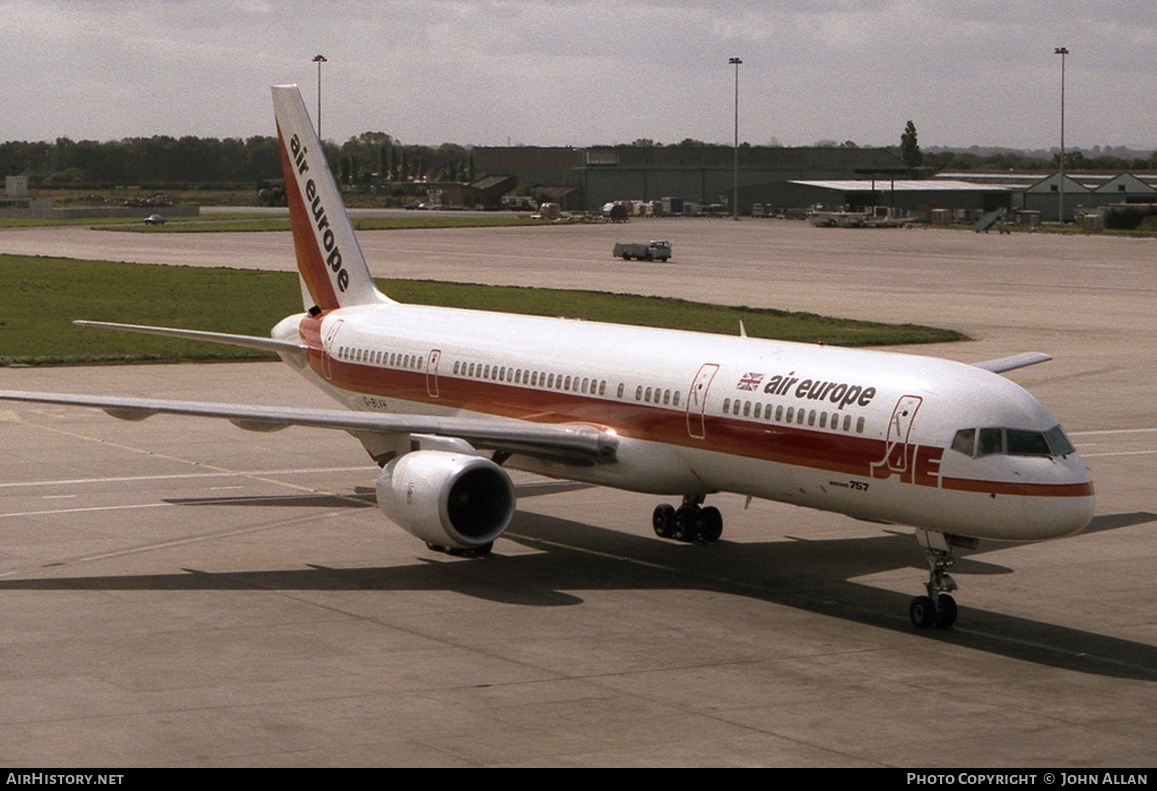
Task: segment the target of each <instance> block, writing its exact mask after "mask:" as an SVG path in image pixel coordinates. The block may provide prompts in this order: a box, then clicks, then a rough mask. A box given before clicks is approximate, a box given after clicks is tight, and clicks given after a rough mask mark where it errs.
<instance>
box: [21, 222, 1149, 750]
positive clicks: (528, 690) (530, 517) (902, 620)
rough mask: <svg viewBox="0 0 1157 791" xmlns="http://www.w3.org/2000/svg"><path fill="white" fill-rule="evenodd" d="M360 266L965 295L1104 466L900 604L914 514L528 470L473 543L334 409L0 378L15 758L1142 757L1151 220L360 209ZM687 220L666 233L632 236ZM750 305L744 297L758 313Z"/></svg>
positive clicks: (131, 247)
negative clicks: (423, 515)
mask: <svg viewBox="0 0 1157 791" xmlns="http://www.w3.org/2000/svg"><path fill="white" fill-rule="evenodd" d="M360 237H361V241H362V246H363V249H364V250H365V252H366V254H367V257H368V258H369V260H370V261H371V266H372V267H373V269H374V271H375V274H378V275H382V276H394V277H398V276H400V277H429V278H438V279H450V280H470V281H477V282H495V283H517V284H534V285H562V286H565V287H574V288H595V289H599V290H612V291H635V292H641V293H654V294H663V295H670V296H680V297H688V298H694V299H701V300H704V301H715V302H724V303H744V304H750V305H759V306H767V307H780V308H787V309H792V310H810V311H815V312H819V313H825V314H837V315H845V316H852V317H857V318H871V319H882V320H889V321H910V322H915V323H930V324H937V325H941V326H951V327H954V328H957V329H961V330H963V331H965V332H967V333H969V334H970V335H971V336H972V337H973V338H974V340H973V341H970V342H964V343H959V344H950V345H939V346H936V347H925V348H919V349H912V350H909V351H913V352H915V353H932V354H938V355H943V356H948V357H952V358H954V359H960V360H969V361H975V360H983V359H989V358H993V357H999V356H1003V355H1007V354H1012V353H1015V352H1019V351H1026V350H1038V351H1045V352H1048V353H1050V354H1053V355H1054V356H1055V358H1056V359H1055V360H1054V361H1053V362H1050V363H1047V364H1045V365H1040V366H1035V367H1032V368H1028V369H1023V370H1021V371H1015V372H1012V373H1011V374H1010V376H1011V378H1013V379H1015V380H1016V381H1018V382H1019V383H1021V384H1023V385H1024V386H1025V387H1027V388H1028V389H1029V390H1030V391H1032V392H1033V393H1034V394H1035V395H1036V396H1037V397H1038V398H1040V399H1041V401H1042V402H1043V403H1044V404H1045V405H1046V406H1048V407H1049V408H1050V410H1051V411H1052V412H1053V413H1054V414H1055V415H1056V416H1057V417H1058V418H1059V419H1060V420H1061V422H1062V423H1063V424H1064V425H1065V427H1066V429H1067V431H1068V432H1069V433H1070V435H1071V436H1072V438H1073V440H1074V442H1075V443H1076V444H1077V446H1078V449H1079V451H1080V452H1081V454H1082V458H1084V459H1085V460H1086V462H1087V463H1088V464H1089V466H1090V468H1091V469H1092V470H1093V473H1094V478H1095V481H1096V486H1097V496H1098V502H1097V516H1096V517H1095V518H1094V522H1093V524H1092V525H1091V526H1090V528H1089V529H1088V530H1086V531H1085V532H1084V533H1083V534H1081V535H1079V536H1076V537H1074V538H1070V539H1066V540H1063V541H1056V542H1050V543H1045V544H1036V545H1023V546H1000V545H982V546H981V548H980V550H979V551H977V552H974V553H970V554H968V555H966V557H964V558H963V559H962V560H960V561H959V562H958V564H957V566H956V568H955V569H954V576H955V577H956V579H957V581H958V582H960V584H961V591H960V593H959V595H958V596H957V599H958V601H959V602H960V605H961V612H960V619H959V622H958V625H957V627H956V628H954V629H952V630H949V631H943V632H941V631H932V632H918V631H916V630H914V629H913V628H912V627H911V625H910V623H909V621H908V616H907V604H908V601H909V599H910V598H911V596H913V595H915V594H916V593H919V592H920V591H921V590H922V583H923V581H924V579H925V578H926V576H927V572H926V569H925V567H924V559H923V552H922V551H921V550H920V548H919V547H918V546H917V544H916V542H915V540H914V538H913V537H912V536H911V535H910V533H909V532H908V531H904V530H890V529H887V528H884V527H882V526H879V525H871V524H865V523H859V522H855V521H853V520H850V519H847V518H845V517H841V516H838V515H833V514H825V513H820V512H813V511H807V510H803V509H798V508H793V507H790V506H786V505H779V504H776V503H768V502H753V503H752V504H751V506H750V507H749V508H747V509H746V510H745V509H744V502H743V498H740V497H737V496H732V495H720V496H716V497H713V498H711V502H712V503H713V504H715V505H717V506H719V507H720V508H721V510H722V511H723V513H724V519H725V525H726V527H725V532H724V538H723V540H722V541H721V542H719V543H718V544H716V545H712V546H694V545H681V544H674V543H671V542H665V541H662V540H659V539H656V538H655V537H654V535H653V534H652V532H651V528H650V513H651V509H652V508H653V507H654V505H655V504H656V502H657V500H656V498H653V497H649V496H645V495H637V494H631V493H624V492H617V491H613V490H606V489H598V488H590V487H580V486H576V485H573V484H566V483H558V482H551V481H546V480H545V479H540V478H535V477H533V476H518V477H517V479H516V480H517V483H518V484H519V488H520V491H519V495H520V498H519V514H518V516H517V517H516V518H515V521H514V523H513V525H512V526H511V528H510V530H509V531H508V533H507V535H506V536H505V537H504V538H502V539H500V540H499V541H498V542H497V544H496V546H495V552H494V555H493V556H492V557H491V558H489V559H486V560H476V559H462V558H452V557H449V556H446V555H438V554H433V553H430V552H428V551H427V550H426V549H425V547H424V546H423V545H422V543H421V542H420V541H418V540H417V539H414V538H413V537H411V536H409V535H408V534H406V533H404V532H403V531H401V530H400V529H398V528H396V527H394V526H393V525H391V524H390V523H389V521H388V520H387V519H386V518H385V517H384V515H382V514H381V513H380V512H379V511H378V510H377V509H376V507H375V506H374V504H373V488H372V487H373V483H374V479H375V473H376V468H375V467H374V466H373V465H372V464H371V463H369V460H368V459H367V458H366V457H365V455H364V452H363V451H362V450H361V447H360V446H359V444H358V443H357V442H356V441H355V440H353V439H352V438H350V437H348V436H346V435H344V434H342V433H340V432H326V431H321V430H312V429H289V430H286V431H282V432H278V433H274V434H253V433H249V432H244V431H240V430H238V429H236V428H234V427H232V426H231V425H229V424H228V423H224V422H222V423H218V422H214V421H194V420H189V419H182V418H176V417H167V416H160V417H155V418H153V419H150V420H148V421H144V422H142V423H124V422H121V421H116V420H113V419H111V418H109V417H107V416H106V415H104V414H103V413H101V412H99V411H90V410H81V409H67V408H63V407H54V406H34V405H27V406H26V405H15V404H7V405H4V406H3V407H2V408H0V433H2V436H3V437H4V447H5V453H4V455H3V456H2V457H0V733H2V734H3V737H2V738H0V763H3V764H4V765H6V766H36V767H68V766H112V767H115V766H249V765H252V766H346V765H365V766H387V765H388V766H401V765H414V766H504V765H549V766H591V765H633V766H651V765H684V766H701V765H724V766H902V767H915V766H926V767H933V766H936V767H947V766H969V767H972V766H984V767H1025V766H1037V767H1058V768H1061V767H1113V766H1133V767H1151V766H1153V765H1154V763H1155V761H1157V747H1155V746H1154V740H1153V736H1152V734H1153V729H1154V726H1155V725H1157V582H1154V579H1153V574H1152V572H1151V571H1150V570H1149V568H1148V562H1149V561H1152V560H1154V559H1155V556H1157V542H1155V541H1154V539H1153V529H1154V524H1155V522H1157V516H1155V513H1157V497H1155V495H1154V492H1153V484H1154V479H1155V476H1154V472H1155V471H1157V464H1155V461H1157V407H1155V406H1154V403H1153V401H1154V395H1155V388H1154V384H1155V382H1154V374H1153V360H1154V358H1155V356H1157V355H1155V352H1157V342H1155V339H1157V332H1155V330H1157V326H1155V325H1157V321H1155V315H1157V312H1155V310H1154V307H1153V306H1154V305H1157V293H1155V292H1157V274H1155V272H1154V265H1155V264H1157V241H1155V240H1151V239H1140V240H1138V239H1120V238H1112V237H1098V236H1078V237H1059V236H1049V235H1032V234H1013V235H1011V236H1007V235H1006V236H1002V235H996V234H989V235H984V234H972V233H969V232H951V231H942V230H922V229H913V230H902V229H875V230H848V229H816V228H811V227H808V226H805V225H803V224H800V223H787V222H779V221H772V220H766V221H756V220H746V221H741V222H738V223H735V222H732V221H728V220H652V221H646V222H632V223H630V224H627V225H624V226H609V225H608V226H567V227H544V228H530V229H522V228H511V229H487V230H454V231H421V232H419V231H412V232H411V231H389V232H371V233H363V234H361V235H360ZM649 238H666V239H670V240H671V242H672V244H673V246H674V248H675V258H674V260H673V261H672V262H671V263H668V264H647V263H642V262H631V263H628V262H623V261H619V260H617V259H613V258H611V256H610V250H611V247H612V246H613V244H614V242H615V241H632V240H642V241H646V240H647V239H649ZM32 250H35V251H39V252H40V253H41V254H46V255H71V256H77V257H94V258H109V259H113V260H130V261H142V262H160V263H181V264H194V263H196V264H211V265H235V266H242V265H246V266H247V265H254V266H261V267H267V268H274V265H275V264H276V265H277V267H279V268H290V267H292V261H291V259H292V246H291V244H290V243H289V239H288V235H287V234H276V233H271V234H234V235H220V234H206V235H192V236H191V235H184V234H149V235H138V234H119V233H110V232H95V231H88V230H86V229H22V230H5V231H0V252H23V253H27V252H29V251H32ZM737 331H738V328H737ZM0 387H2V388H4V389H36V390H60V391H71V392H89V393H118V394H129V395H157V396H162V397H171V398H190V399H202V400H236V401H245V402H257V403H274V404H287V403H289V404H300V405H303V406H309V405H316V406H329V405H331V404H330V402H328V401H327V399H326V398H325V397H324V396H323V395H321V394H320V393H319V392H317V391H315V390H313V389H312V388H310V387H309V386H308V385H307V384H305V383H304V382H303V381H302V380H300V379H299V378H297V377H296V376H295V375H294V374H292V372H291V371H289V370H288V369H286V368H284V367H282V366H280V365H278V364H275V363H247V364H217V365H168V366H154V365H148V366H146V365H139V366H84V367H73V368H45V369H40V368H9V369H3V370H0Z"/></svg>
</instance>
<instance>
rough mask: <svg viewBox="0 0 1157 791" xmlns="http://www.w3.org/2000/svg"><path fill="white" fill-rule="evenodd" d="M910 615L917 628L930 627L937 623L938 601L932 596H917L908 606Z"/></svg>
mask: <svg viewBox="0 0 1157 791" xmlns="http://www.w3.org/2000/svg"><path fill="white" fill-rule="evenodd" d="M908 615H909V617H911V618H912V625H913V626H915V627H916V628H917V629H930V628H932V626H934V625H935V624H936V615H937V614H936V603H935V602H933V601H932V597H931V596H917V597H916V598H915V599H913V600H912V603H911V604H910V605H909V606H908Z"/></svg>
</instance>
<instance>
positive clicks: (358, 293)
mask: <svg viewBox="0 0 1157 791" xmlns="http://www.w3.org/2000/svg"><path fill="white" fill-rule="evenodd" d="M273 110H274V115H275V116H276V118H277V135H278V138H279V140H280V145H281V167H282V170H283V171H284V174H285V194H286V199H287V202H288V203H289V219H290V222H291V223H292V225H293V247H294V250H295V252H296V254H297V270H298V272H300V273H301V279H302V282H303V283H304V284H305V288H306V290H308V293H309V299H308V300H306V302H307V304H306V305H305V307H306V309H310V308H312V307H313V306H315V305H316V306H317V307H318V308H320V309H321V310H333V309H334V308H340V307H349V306H351V305H368V304H374V303H382V302H390V301H391V300H390V299H389V298H387V297H386V296H385V295H384V294H382V293H381V292H380V291H378V289H377V286H375V285H374V281H373V278H371V277H370V270H369V267H368V266H367V265H366V260H365V257H364V256H363V255H362V251H361V247H359V246H358V240H357V237H356V236H355V235H354V229H353V226H352V225H351V224H350V221H349V216H348V215H347V214H346V210H345V205H344V204H343V203H342V199H341V193H340V192H339V191H338V188H337V182H336V181H334V178H333V173H332V172H330V169H329V163H328V162H326V159H325V153H324V151H323V150H322V147H321V141H320V140H319V139H318V137H317V133H316V132H315V131H314V128H313V124H312V123H311V122H310V120H309V112H308V111H307V110H306V109H305V102H304V101H303V100H302V98H301V91H299V90H298V88H297V86H296V85H276V86H274V87H273ZM310 300H312V304H309V301H310Z"/></svg>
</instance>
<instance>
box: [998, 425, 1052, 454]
mask: <svg viewBox="0 0 1157 791" xmlns="http://www.w3.org/2000/svg"><path fill="white" fill-rule="evenodd" d="M1004 435H1005V438H1006V440H1007V441H1008V454H1009V455H1010V456H1051V455H1052V453H1051V452H1050V451H1049V443H1048V441H1047V440H1045V435H1044V433H1043V432H1040V431H1020V430H1019V429H1012V428H1010V429H1007V430H1006V431H1005V433H1004Z"/></svg>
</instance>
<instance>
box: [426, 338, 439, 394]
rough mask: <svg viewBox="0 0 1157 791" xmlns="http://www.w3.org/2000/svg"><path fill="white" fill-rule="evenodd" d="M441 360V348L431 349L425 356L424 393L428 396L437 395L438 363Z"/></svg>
mask: <svg viewBox="0 0 1157 791" xmlns="http://www.w3.org/2000/svg"><path fill="white" fill-rule="evenodd" d="M441 360H442V350H441V349H431V350H430V353H429V354H428V355H427V356H426V393H427V394H428V395H429V396H430V398H437V397H438V363H439V362H441Z"/></svg>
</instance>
